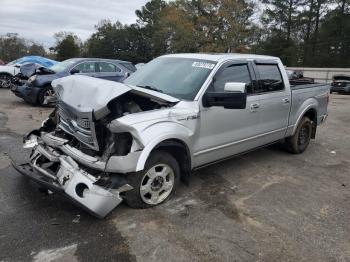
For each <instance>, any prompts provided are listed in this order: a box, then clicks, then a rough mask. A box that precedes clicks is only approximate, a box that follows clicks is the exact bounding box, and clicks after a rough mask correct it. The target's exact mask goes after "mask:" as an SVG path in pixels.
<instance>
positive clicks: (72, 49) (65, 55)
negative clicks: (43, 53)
mask: <svg viewBox="0 0 350 262" xmlns="http://www.w3.org/2000/svg"><path fill="white" fill-rule="evenodd" d="M54 37H55V38H56V46H55V47H54V49H55V51H56V59H57V60H58V61H63V60H66V59H69V58H73V57H79V56H80V49H81V41H80V39H79V38H78V36H77V35H75V34H74V33H71V32H59V33H56V34H55V35H54Z"/></svg>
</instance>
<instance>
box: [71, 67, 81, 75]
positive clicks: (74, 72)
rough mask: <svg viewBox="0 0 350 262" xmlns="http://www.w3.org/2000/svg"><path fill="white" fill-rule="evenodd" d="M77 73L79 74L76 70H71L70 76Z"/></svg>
mask: <svg viewBox="0 0 350 262" xmlns="http://www.w3.org/2000/svg"><path fill="white" fill-rule="evenodd" d="M79 73H80V71H79V70H78V69H76V68H73V69H72V70H70V74H71V75H75V74H79Z"/></svg>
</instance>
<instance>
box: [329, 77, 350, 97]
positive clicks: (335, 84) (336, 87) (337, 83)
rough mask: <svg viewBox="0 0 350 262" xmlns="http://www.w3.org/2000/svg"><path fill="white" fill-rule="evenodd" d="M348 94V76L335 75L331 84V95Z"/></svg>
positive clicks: (349, 82) (349, 86) (349, 84)
mask: <svg viewBox="0 0 350 262" xmlns="http://www.w3.org/2000/svg"><path fill="white" fill-rule="evenodd" d="M333 92H337V93H346V94H349V93H350V75H335V76H333V80H332V84H331V93H333Z"/></svg>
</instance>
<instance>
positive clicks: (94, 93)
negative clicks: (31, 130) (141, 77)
mask: <svg viewBox="0 0 350 262" xmlns="http://www.w3.org/2000/svg"><path fill="white" fill-rule="evenodd" d="M52 87H53V88H54V90H55V93H56V95H57V98H58V100H59V101H60V100H61V101H63V102H64V103H65V104H67V105H69V106H70V107H72V108H74V109H75V110H77V111H80V112H91V111H93V112H94V114H95V117H96V116H102V115H106V114H107V113H108V112H109V110H108V108H107V104H108V103H109V102H110V101H111V100H113V99H115V98H117V97H118V96H121V95H123V94H125V93H127V92H130V91H131V92H133V93H135V94H139V95H143V96H146V97H150V98H153V99H155V100H157V101H161V102H171V103H176V102H178V101H179V100H178V99H177V98H174V97H172V96H169V95H166V94H162V93H159V92H156V91H152V90H147V89H144V88H139V87H134V86H130V85H126V84H123V83H118V82H113V81H108V80H103V79H98V78H93V77H89V76H82V75H74V76H67V77H63V78H60V79H56V80H54V81H53V82H52ZM98 118H99V117H98Z"/></svg>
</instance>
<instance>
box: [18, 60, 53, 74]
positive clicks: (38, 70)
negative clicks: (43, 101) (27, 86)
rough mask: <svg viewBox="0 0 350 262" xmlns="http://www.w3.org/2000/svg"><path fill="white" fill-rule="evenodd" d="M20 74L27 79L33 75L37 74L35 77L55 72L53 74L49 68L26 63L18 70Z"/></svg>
mask: <svg viewBox="0 0 350 262" xmlns="http://www.w3.org/2000/svg"><path fill="white" fill-rule="evenodd" d="M20 72H21V74H22V75H23V76H24V77H27V78H29V77H31V76H32V75H34V74H37V75H41V74H46V75H47V74H55V72H53V71H52V70H50V69H49V68H46V67H43V66H41V65H38V64H34V63H28V64H24V65H22V66H21V68H20Z"/></svg>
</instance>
